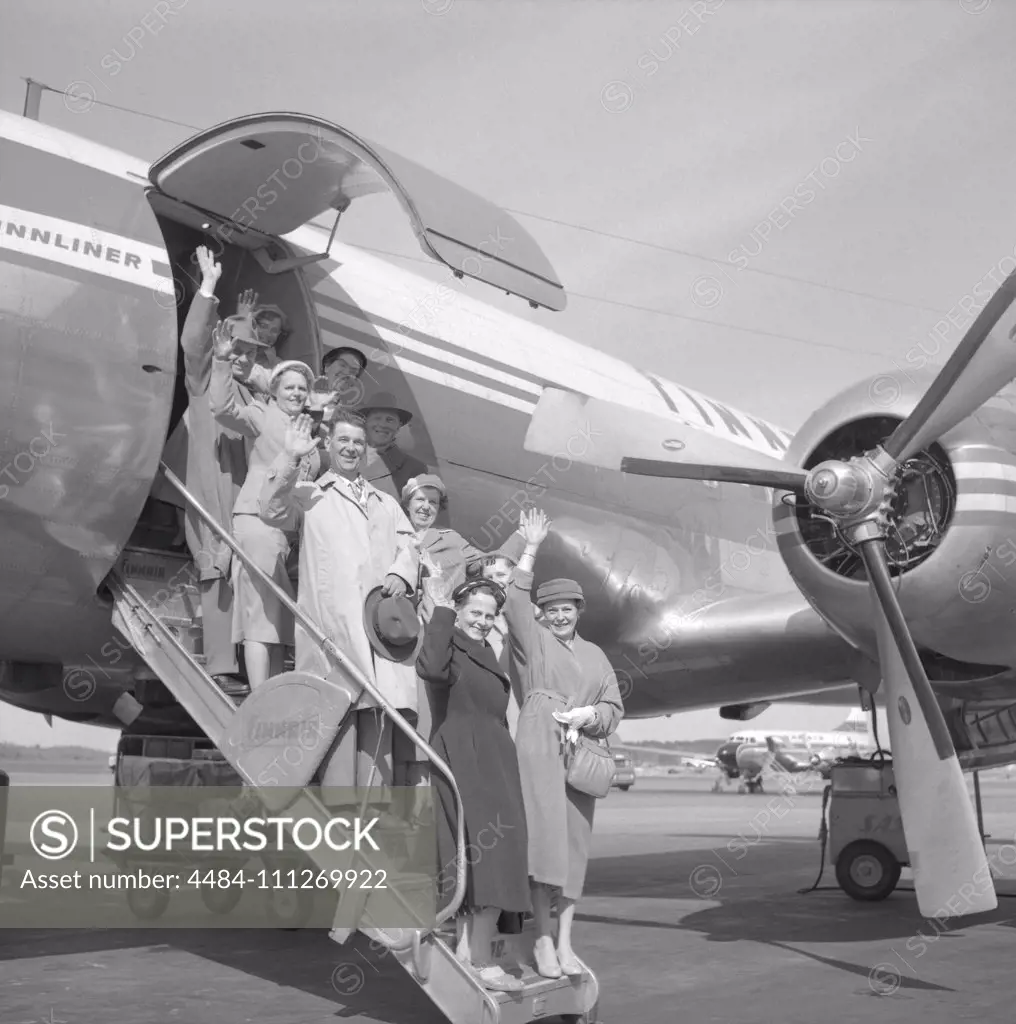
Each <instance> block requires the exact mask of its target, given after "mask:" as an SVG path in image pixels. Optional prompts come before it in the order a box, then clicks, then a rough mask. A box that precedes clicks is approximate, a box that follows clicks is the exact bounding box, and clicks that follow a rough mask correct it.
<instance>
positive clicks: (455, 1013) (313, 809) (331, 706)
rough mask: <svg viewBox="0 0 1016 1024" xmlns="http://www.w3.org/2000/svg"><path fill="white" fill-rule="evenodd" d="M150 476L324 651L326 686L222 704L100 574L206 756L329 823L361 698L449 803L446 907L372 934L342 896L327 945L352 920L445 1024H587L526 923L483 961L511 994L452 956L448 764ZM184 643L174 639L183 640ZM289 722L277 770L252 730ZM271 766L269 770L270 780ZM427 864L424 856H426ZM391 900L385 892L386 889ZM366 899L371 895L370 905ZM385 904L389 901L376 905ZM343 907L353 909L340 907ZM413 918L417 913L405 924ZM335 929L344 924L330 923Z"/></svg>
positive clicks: (460, 875) (586, 988) (189, 498)
mask: <svg viewBox="0 0 1016 1024" xmlns="http://www.w3.org/2000/svg"><path fill="white" fill-rule="evenodd" d="M161 470H162V472H163V474H164V476H165V478H166V480H167V481H168V482H169V483H170V484H171V485H172V486H173V487H174V488H176V490H177V491H178V492H179V493H180V495H181V497H182V498H183V500H184V501H185V502H186V504H187V505H188V506H189V507H190V508H191V509H193V510H194V511H195V512H196V513H197V514H198V515H199V516H200V517H201V518H202V519H203V520H204V522H205V523H206V524H207V525H208V527H209V528H210V529H211V530H212V531H213V532H214V533H215V534H216V536H217V537H219V539H220V540H222V541H223V542H224V543H225V544H227V545H228V546H229V547H230V549H231V550H232V552H233V554H234V556H235V557H237V558H239V559H240V560H241V561H242V562H243V564H244V565H245V566H246V567H247V569H248V570H249V571H250V572H251V573H252V574H253V575H255V576H257V577H258V578H260V580H261V581H262V582H263V583H264V584H265V585H266V586H268V587H270V588H271V589H272V591H273V592H274V593H275V595H276V597H278V599H279V600H280V601H282V602H283V604H285V606H286V607H287V608H288V609H289V611H290V612H292V614H293V615H294V617H295V618H296V620H297V621H298V622H299V623H300V625H301V626H302V627H303V628H304V629H305V630H306V631H307V633H308V634H309V635H310V636H311V637H313V639H314V640H315V642H316V643H317V644H318V646H319V648H320V649H321V650H322V652H323V653H324V654H325V656H326V658H327V661H328V664H329V666H330V671H329V674H328V677H327V678H318V677H315V676H311V675H309V674H307V673H298V672H286V673H283V674H282V675H280V676H277V677H275V678H273V679H270V680H269V681H268V682H267V683H266V684H264V685H263V686H260V687H258V688H257V689H256V690H255V691H253V692H252V693H251V695H250V696H249V697H247V698H246V699H245V700H243V701H242V703H240V704H239V705H237V703H236V702H235V701H234V700H233V699H232V698H231V697H229V696H227V695H226V694H225V693H224V692H223V691H222V690H221V689H220V687H219V686H218V684H217V683H216V682H215V680H214V679H212V677H211V676H209V675H208V674H207V673H206V672H205V670H204V668H203V666H202V664H201V661H202V660H203V659H201V658H200V657H198V656H195V653H194V651H193V648H190V649H189V647H188V644H187V643H185V642H182V641H181V636H180V632H181V631H180V630H179V628H177V627H173V626H171V625H168V624H167V623H166V622H164V621H163V618H164V617H165V616H163V617H160V616H159V615H158V614H156V611H155V610H154V609H153V608H152V607H150V606H149V604H148V603H147V602H146V601H145V599H144V597H143V596H142V595H141V594H140V593H139V590H138V588H137V587H136V586H135V585H134V584H132V583H131V582H130V580H129V578H128V577H127V575H126V574H125V573H124V572H123V571H122V567H121V566H118V567H115V568H114V570H113V571H112V572H111V573H110V575H109V577H108V578H107V586H108V587H109V590H110V593H111V595H112V598H113V605H114V612H113V622H114V625H115V626H116V628H117V629H118V630H119V631H120V632H121V633H123V635H124V636H125V637H126V638H127V639H128V640H129V641H130V643H131V644H132V646H133V647H134V648H135V650H136V651H137V652H138V654H139V655H140V656H141V658H142V659H143V660H144V661H145V663H146V665H147V666H148V668H149V669H150V671H151V672H152V673H153V674H154V676H156V677H157V678H158V679H159V680H161V682H162V684H163V685H164V686H165V687H166V688H167V689H168V690H169V691H170V693H172V695H173V696H174V697H175V698H176V700H177V701H179V703H180V704H181V705H182V706H183V708H184V709H185V710H186V711H187V713H188V714H189V715H190V716H191V718H192V719H193V720H194V722H195V724H196V725H197V726H198V727H199V728H200V729H201V730H202V731H203V732H204V733H205V735H206V736H207V737H208V739H209V740H211V742H212V743H214V745H215V746H216V747H217V748H218V750H219V751H220V752H221V753H222V755H223V756H224V757H225V759H226V760H227V761H228V762H229V763H230V764H231V765H232V767H233V769H234V770H235V771H236V772H237V774H238V775H239V776H240V777H241V778H242V779H243V781H244V783H245V785H248V786H251V787H256V788H255V789H254V792H255V793H256V794H257V796H258V798H259V799H260V800H261V802H262V804H264V806H265V808H266V809H267V810H268V811H269V812H270V813H271V814H276V815H277V814H280V813H281V812H282V811H285V812H286V816H287V817H291V818H293V819H294V820H298V819H301V818H314V819H316V820H318V821H319V822H321V823H324V822H326V821H327V820H328V819H329V817H330V816H331V815H330V814H329V809H328V807H327V806H325V804H324V803H323V802H322V799H321V797H320V793H319V792H318V791H317V790H318V787H320V791H321V792H326V791H327V788H328V786H329V778H330V770H329V768H330V765H329V759H330V755H331V754H332V752H333V750H334V745H335V740H336V737H337V736H338V734H339V730H340V728H341V726H342V723H343V720H344V718H345V716H346V715H347V714H348V713H349V712H350V710H351V709H352V708H353V707H354V706H355V705H356V703H357V701H358V700H359V698H360V696H361V695H362V694H367V695H369V696H370V697H371V698H373V700H374V701H375V702H376V703H377V705H378V706H379V707H380V708H381V709H383V711H384V713H385V714H386V715H387V716H388V717H389V718H390V719H391V721H392V722H393V724H394V727H395V728H397V729H400V730H401V731H402V732H403V733H404V734H406V735H407V736H408V737H409V738H410V739H411V740H412V741H413V742H414V743H415V744H417V746H419V747H421V748H422V749H423V750H424V751H425V752H426V754H427V756H428V757H429V758H430V762H431V766H432V771H438V772H440V773H441V774H442V775H444V776H445V777H446V778H447V780H448V782H449V784H450V786H451V789H452V792H453V793H454V795H455V800H456V803H457V806H458V810H459V814H458V837H457V840H458V842H457V857H456V885H455V892H454V895H453V897H452V899H451V901H450V902H449V903H448V904H447V905H446V906H444V907H440V908H439V909H438V912H437V918H436V927H434V928H431V927H420V928H412V929H411V928H404V929H397V930H396V929H391V928H385V927H381V926H379V925H378V924H376V923H375V922H373V921H372V918H371V902H372V897H371V896H370V895H369V893H367V892H364V891H362V890H349V891H348V892H346V893H343V895H342V897H341V898H340V902H339V905H338V909H337V912H336V926H335V927H333V929H332V931H331V933H330V934H331V937H332V939H334V940H335V941H336V942H338V943H340V944H342V943H346V942H347V941H350V940H351V939H352V937H353V933H354V929H353V928H350V927H348V922H349V921H351V920H355V921H356V922H358V928H357V929H356V930H359V931H360V932H362V933H363V934H364V935H365V936H367V937H368V938H369V939H371V940H372V942H373V943H374V944H376V948H381V949H384V950H386V951H388V952H389V953H390V954H392V955H393V956H394V958H395V959H396V960H397V961H398V963H399V964H400V965H401V966H402V967H403V968H404V969H405V971H406V973H407V974H408V975H409V976H410V977H411V978H412V979H413V980H414V981H415V982H416V983H417V985H419V987H420V988H421V989H422V990H423V991H424V992H426V994H427V995H428V996H429V997H430V999H431V1001H432V1002H433V1003H434V1004H435V1006H437V1007H438V1008H439V1009H440V1010H441V1012H442V1013H443V1014H444V1015H445V1017H446V1018H447V1019H448V1020H449V1021H451V1022H452V1024H487V1022H489V1024H501V1022H504V1024H524V1022H528V1021H533V1020H547V1019H553V1018H555V1017H556V1018H557V1019H560V1020H565V1021H572V1022H590V1024H591V1022H593V1021H595V1020H596V1019H597V1017H596V1004H597V999H598V993H599V986H598V983H597V980H596V977H595V975H594V974H593V972H592V971H591V970H589V968H588V967H587V966H586V965H585V964H583V965H582V966H583V973H582V974H581V975H579V976H574V977H567V976H565V977H562V978H557V979H548V978H544V977H541V976H540V975H539V974H537V973H536V971H535V967H534V964H533V954H532V950H533V938H534V936H533V932H532V926H531V925H527V926H526V927H525V929H524V930H523V931H522V932H521V933H520V934H513V935H507V934H499V935H498V936H497V937H496V939H495V940H494V943H493V948H492V950H491V961H492V962H496V963H498V964H499V965H500V966H502V967H503V969H504V970H505V971H506V972H507V973H509V974H512V975H513V976H515V977H517V978H520V979H521V980H522V981H523V983H524V988H523V989H522V991H520V992H510V993H509V992H493V991H489V990H487V989H486V988H485V987H484V986H483V984H482V982H481V981H480V979H479V978H478V977H477V976H476V974H475V973H474V972H473V971H472V970H471V969H470V968H469V967H468V966H466V965H464V964H463V963H461V962H460V961H459V960H458V959H457V957H456V955H455V950H454V947H455V915H456V913H457V911H458V909H459V906H460V905H461V903H462V900H463V898H464V896H465V886H466V844H465V833H464V827H463V815H462V813H461V810H462V801H461V797H460V794H459V790H458V787H457V785H456V783H455V779H454V778H453V776H452V773H451V771H450V769H449V768H448V766H447V765H446V764H445V763H444V761H442V759H441V758H440V757H439V756H438V755H437V753H436V752H435V751H434V750H433V749H432V748H431V747H430V745H429V744H428V743H427V742H426V741H425V740H424V739H423V737H421V736H420V735H419V734H418V733H416V731H415V730H414V729H413V727H412V726H411V725H410V724H409V723H408V722H407V721H406V720H405V719H404V718H403V717H402V715H400V714H399V712H398V711H397V710H396V709H395V708H394V707H392V706H391V705H390V704H389V703H388V702H387V701H386V700H385V698H384V697H383V696H382V695H381V694H380V693H379V692H378V691H377V690H376V688H375V687H374V686H373V684H372V683H371V682H370V681H369V680H368V679H366V678H365V677H364V676H363V675H362V674H361V673H360V672H359V670H358V669H357V668H356V666H354V665H353V664H352V663H351V662H350V661H349V659H347V658H346V657H345V656H344V655H343V654H342V652H341V651H340V650H338V648H337V647H336V645H335V644H334V643H333V642H332V641H331V640H330V639H329V638H328V637H327V636H325V635H324V634H323V633H322V632H321V630H320V629H319V628H318V626H317V624H316V623H314V622H313V621H311V620H310V619H308V617H307V616H306V615H305V614H304V613H303V612H302V611H301V610H300V609H299V608H298V607H297V605H296V604H295V603H294V602H293V601H292V600H290V598H289V597H288V595H286V594H285V593H283V592H282V591H281V590H280V589H279V588H278V587H277V586H276V585H275V583H274V582H273V581H272V580H271V579H270V578H269V577H268V576H267V575H265V574H264V573H262V572H261V571H260V570H259V569H258V567H257V566H256V565H254V564H253V563H252V562H251V561H250V559H249V558H248V557H247V556H246V555H245V554H244V552H243V550H242V549H241V548H240V547H239V546H238V545H237V543H236V542H235V541H234V540H233V538H232V536H231V535H230V534H229V533H228V532H227V531H226V530H224V529H223V528H222V527H221V526H220V525H219V523H218V522H216V520H215V519H214V517H212V516H211V515H210V514H209V513H208V512H207V511H206V510H205V509H204V508H203V507H202V505H201V504H200V503H199V502H198V500H197V499H196V498H195V497H194V496H193V495H192V494H191V493H190V492H189V491H188V490H187V489H186V487H185V486H184V484H183V483H182V482H181V481H180V480H179V479H178V478H177V477H176V475H175V474H174V473H173V472H172V471H171V470H170V469H169V468H168V467H167V466H166V465H165V464H161ZM185 639H186V638H185ZM294 716H297V717H299V716H302V717H303V720H305V721H310V720H313V721H314V723H315V731H316V734H317V737H318V741H317V743H316V744H315V745H314V747H313V748H312V749H311V750H309V751H308V750H307V749H306V747H304V746H303V745H301V746H302V750H303V753H304V754H305V755H306V756H303V757H301V758H300V759H299V763H298V764H296V765H293V764H290V763H289V762H288V761H287V762H286V763H285V764H284V765H283V766H280V765H279V763H278V757H274V758H272V754H273V751H276V752H277V750H278V743H277V742H275V743H272V742H266V741H265V740H264V739H263V738H262V739H260V740H259V731H258V729H256V728H252V726H255V725H257V723H264V722H272V721H292V720H294ZM280 767H281V769H282V770H281V772H280ZM307 856H309V857H310V858H311V859H312V860H313V861H314V862H315V864H316V866H317V868H318V869H319V870H321V871H330V870H334V869H339V870H345V869H347V868H349V867H350V866H351V864H350V857H351V854H349V853H340V852H337V851H334V850H331V849H328V848H323V849H315V850H313V851H310V852H309V853H308V854H307ZM353 856H355V857H356V858H358V862H357V863H356V864H355V865H354V866H356V867H357V868H366V869H371V868H372V866H373V865H372V856H373V857H374V858H377V857H379V856H380V855H379V854H377V853H373V854H372V851H369V850H367V851H364V850H360V851H358V852H357V853H356V854H355V855H353ZM435 867H436V858H435ZM391 892H393V891H392V890H390V893H391ZM394 896H395V898H396V899H399V900H400V902H401V903H402V906H403V908H404V909H405V910H406V911H407V913H413V912H414V911H413V908H412V907H411V906H410V904H409V903H408V902H407V901H406V900H405V899H403V898H402V896H401V895H399V894H398V893H397V892H395V893H394ZM374 898H375V899H376V898H377V897H374ZM386 899H387V900H388V901H390V900H391V899H392V895H389V896H388V897H386ZM350 900H353V901H355V903H354V905H352V906H351V905H350V902H349V901H350ZM415 919H416V920H419V917H418V916H417V917H416V918H415ZM338 922H345V925H344V926H339V924H338Z"/></svg>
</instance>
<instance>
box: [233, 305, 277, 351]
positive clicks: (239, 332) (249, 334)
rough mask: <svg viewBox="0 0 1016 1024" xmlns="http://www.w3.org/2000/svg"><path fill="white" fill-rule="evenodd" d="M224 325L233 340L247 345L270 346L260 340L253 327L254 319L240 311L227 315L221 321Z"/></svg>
mask: <svg viewBox="0 0 1016 1024" xmlns="http://www.w3.org/2000/svg"><path fill="white" fill-rule="evenodd" d="M223 323H225V325H226V330H228V331H229V336H230V337H231V338H232V339H233V340H234V341H242V342H244V343H245V344H247V345H256V346H257V347H258V348H270V347H271V346H270V345H268V344H267V342H264V341H262V340H261V339H260V338H259V337H258V334H257V331H256V330H255V328H254V321H253V320H252V319H251V318H250V317H249V316H245V315H244V314H242V313H234V314H233V316H227V317H226V319H225V320H224V321H223Z"/></svg>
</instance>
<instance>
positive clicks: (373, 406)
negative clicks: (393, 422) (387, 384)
mask: <svg viewBox="0 0 1016 1024" xmlns="http://www.w3.org/2000/svg"><path fill="white" fill-rule="evenodd" d="M378 409H391V411H392V412H397V413H398V414H399V419H400V420H401V421H402V425H403V426H405V425H406V424H407V423H408V422H409V421H410V420H411V419H412V418H413V414H412V413H411V412H410V411H409V410H408V409H403V408H402V406H401V405H399V402H398V399H397V398H396V397H395V396H394V395H393V394H392V393H391V392H390V391H379V392H378V393H377V394H376V395H371V397H370V398H368V399H367V401H366V402H364V403H363V405H361V406H360V408H359V409H358V410H357V412H359V413H360V415H361V416H367V415H368V414H369V413H372V412H375V411H377V410H378Z"/></svg>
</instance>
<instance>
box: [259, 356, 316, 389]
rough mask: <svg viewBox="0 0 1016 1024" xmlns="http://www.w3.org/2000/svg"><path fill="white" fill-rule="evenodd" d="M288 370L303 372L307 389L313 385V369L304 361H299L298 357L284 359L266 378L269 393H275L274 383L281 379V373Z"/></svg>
mask: <svg viewBox="0 0 1016 1024" xmlns="http://www.w3.org/2000/svg"><path fill="white" fill-rule="evenodd" d="M289 370H296V372H297V373H301V374H303V376H304V377H305V378H306V379H307V390H308V391H310V390H311V388H313V387H314V380H315V377H314V371H313V370H312V369H311V368H310V367H309V366H308V365H307V364H306V363H303V362H301V361H300V360H299V359H284V360H283V361H282V362H281V363H279V365H278V366H276V367H275V368H274V369H273V370H272V375H271V376H270V377H269V378H268V393H269V394H270V395H274V394H275V385H276V384H277V383H278V382H279V381H280V380H281V379H282V375H283V374H284V373H287V372H288V371H289Z"/></svg>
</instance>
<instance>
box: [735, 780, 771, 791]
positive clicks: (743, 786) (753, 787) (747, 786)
mask: <svg viewBox="0 0 1016 1024" xmlns="http://www.w3.org/2000/svg"><path fill="white" fill-rule="evenodd" d="M737 791H738V793H745V792H748V793H764V792H765V790H764V789H763V788H762V779H761V777H759V778H757V779H745V780H744V782H742V783H740V784H739V785H738V787H737Z"/></svg>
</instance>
